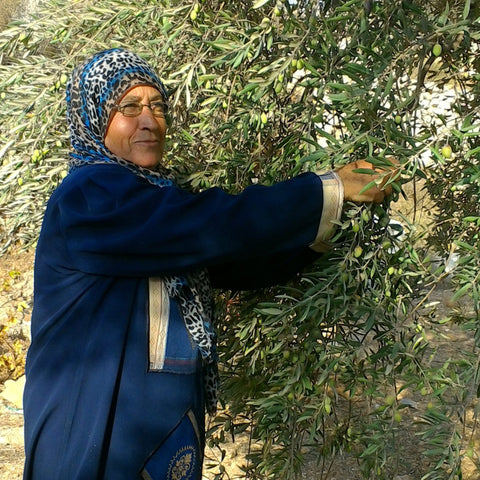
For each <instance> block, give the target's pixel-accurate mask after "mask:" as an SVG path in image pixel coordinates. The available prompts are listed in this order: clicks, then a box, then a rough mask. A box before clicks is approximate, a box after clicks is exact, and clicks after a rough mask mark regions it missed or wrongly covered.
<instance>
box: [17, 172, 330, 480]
mask: <svg viewBox="0 0 480 480" xmlns="http://www.w3.org/2000/svg"><path fill="white" fill-rule="evenodd" d="M322 199H323V197H322V182H321V180H320V178H319V177H318V176H317V175H314V174H303V175H300V176H299V177H296V178H294V179H292V180H289V181H286V182H282V183H279V184H276V185H274V186H271V187H264V186H251V187H249V188H247V189H246V190H244V192H242V193H241V194H239V195H228V194H226V193H225V192H223V191H222V190H220V189H216V188H213V189H209V190H207V191H205V192H203V193H200V194H196V195H194V194H191V193H190V192H188V191H186V190H183V189H181V188H178V187H174V186H172V187H163V188H159V187H157V186H154V185H151V184H150V183H149V182H147V181H146V180H144V179H142V178H140V177H139V176H137V175H134V174H133V173H131V172H130V171H128V170H127V169H125V168H124V167H122V166H119V165H115V164H105V165H86V166H84V167H81V168H78V169H76V170H75V171H73V172H72V173H71V174H69V175H68V176H67V177H66V178H65V179H64V181H63V182H62V184H61V185H60V186H59V188H58V189H57V190H56V191H55V192H54V194H53V195H52V197H51V199H50V201H49V203H48V206H47V209H46V213H45V217H44V221H43V225H42V230H41V234H40V237H39V241H38V246H37V251H36V259H35V278H34V307H33V315H32V343H31V347H30V349H29V352H28V356H27V366H26V375H27V382H26V387H25V393H24V413H25V450H26V463H25V473H24V479H25V480H66V479H68V480H96V479H98V480H100V479H104V480H134V479H140V478H144V479H147V478H152V480H166V479H167V478H168V475H170V476H171V477H172V478H175V475H176V476H177V478H181V479H182V480H187V479H192V480H198V479H200V478H201V462H202V457H203V447H204V385H203V374H202V362H201V360H200V356H199V352H198V349H197V347H196V346H195V345H193V344H192V342H191V339H189V336H188V332H187V330H186V328H185V325H184V322H183V319H182V317H181V314H180V310H179V306H178V305H177V304H176V303H175V302H174V301H170V303H169V304H168V317H169V320H168V339H167V345H166V356H167V359H166V360H167V361H166V365H167V366H166V367H165V368H163V369H161V370H160V371H158V370H152V369H151V368H150V365H149V282H150V280H151V279H152V278H161V277H162V276H166V275H180V274H182V273H187V272H190V271H192V270H197V269H199V268H207V269H208V270H209V272H210V276H211V280H212V284H213V286H214V287H217V288H242V289H246V288H257V287H261V286H266V285H271V284H274V283H278V282H282V281H285V280H287V279H288V278H289V277H290V276H291V275H292V274H294V273H295V272H297V271H299V270H300V269H301V268H303V267H304V266H305V265H306V264H308V263H310V262H311V261H312V260H313V259H314V258H315V255H316V254H315V253H314V252H313V251H312V250H311V249H309V248H308V246H309V245H310V244H311V243H312V242H313V241H314V239H315V237H316V235H317V230H318V226H319V223H320V218H321V214H322ZM182 442H183V443H184V444H182ZM162 452H168V453H167V454H165V455H164V454H163V453H162ZM165 459H166V460H165ZM165 461H167V464H166V465H161V463H162V462H165ZM189 462H190V463H189ZM195 462H196V463H195ZM177 467H178V468H177ZM180 467H182V468H183V470H182V469H181V468H180ZM175 468H177V470H176V471H175V472H176V473H175V475H173V474H172V473H171V472H172V471H173V470H172V469H175ZM162 469H165V471H167V470H168V472H170V473H169V474H168V475H165V477H160V476H159V477H158V478H155V476H154V475H155V472H159V471H162ZM142 472H143V473H142ZM152 472H153V473H152ZM181 475H183V477H182V476H181Z"/></svg>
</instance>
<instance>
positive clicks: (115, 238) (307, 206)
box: [43, 165, 324, 276]
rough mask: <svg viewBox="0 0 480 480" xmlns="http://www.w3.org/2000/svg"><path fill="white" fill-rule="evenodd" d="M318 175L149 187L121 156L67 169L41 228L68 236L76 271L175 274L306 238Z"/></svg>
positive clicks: (311, 231) (293, 245) (318, 204)
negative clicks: (235, 185) (197, 189)
mask: <svg viewBox="0 0 480 480" xmlns="http://www.w3.org/2000/svg"><path fill="white" fill-rule="evenodd" d="M323 208H324V202H323V185H322V180H321V179H320V178H319V177H318V176H317V175H315V174H303V175H300V176H298V177H296V178H294V179H291V180H288V181H285V182H281V183H278V184H276V185H274V186H271V187H265V186H251V187H248V188H247V189H245V190H244V191H243V192H242V193H241V194H239V195H229V194H227V193H225V192H223V191H222V190H220V189H216V188H213V189H209V190H207V191H205V192H203V193H200V194H196V195H194V194H191V193H189V192H187V191H185V190H183V189H180V188H177V187H173V186H172V187H163V188H158V187H156V186H154V185H151V184H149V183H148V182H146V181H144V180H142V179H139V178H138V177H136V176H135V175H132V174H131V173H130V172H128V171H127V170H126V169H124V168H122V167H120V166H111V165H95V166H86V167H82V168H80V169H78V170H77V171H76V172H74V173H72V174H71V175H69V176H68V177H67V178H66V179H65V181H64V183H63V184H62V185H61V186H60V188H59V189H58V190H57V191H56V192H55V194H54V195H53V196H52V199H51V201H50V204H49V206H48V208H47V213H46V217H45V222H44V227H43V228H44V236H46V237H48V238H49V239H50V241H51V242H52V248H55V241H56V239H57V240H58V242H59V244H62V243H65V244H66V245H67V250H68V252H67V255H68V257H69V258H67V259H66V261H67V264H68V265H70V268H73V269H78V270H79V271H83V272H85V273H92V274H99V275H120V276H151V275H159V276H161V275H167V274H178V273H182V272H186V271H190V270H194V269H197V268H212V269H215V267H218V266H221V265H225V264H229V263H232V262H242V261H247V260H249V259H256V258H257V259H258V258H260V257H262V256H277V257H281V256H282V254H283V253H285V252H298V251H300V250H303V249H304V248H308V246H310V245H312V244H313V243H314V242H315V239H316V238H317V236H318V233H319V225H320V224H321V220H322V212H323Z"/></svg>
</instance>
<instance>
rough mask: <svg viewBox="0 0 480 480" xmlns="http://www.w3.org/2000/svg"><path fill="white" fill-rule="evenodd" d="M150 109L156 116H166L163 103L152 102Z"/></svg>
mask: <svg viewBox="0 0 480 480" xmlns="http://www.w3.org/2000/svg"><path fill="white" fill-rule="evenodd" d="M150 109H151V110H152V113H153V114H154V115H155V116H156V117H163V116H165V107H164V105H163V103H152V104H150Z"/></svg>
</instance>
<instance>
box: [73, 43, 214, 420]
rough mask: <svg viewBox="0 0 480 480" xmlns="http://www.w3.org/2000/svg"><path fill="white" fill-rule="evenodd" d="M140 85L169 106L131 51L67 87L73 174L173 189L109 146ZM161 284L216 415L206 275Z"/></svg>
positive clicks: (83, 72)
mask: <svg viewBox="0 0 480 480" xmlns="http://www.w3.org/2000/svg"><path fill="white" fill-rule="evenodd" d="M139 85H149V86H152V87H154V88H156V89H157V90H158V91H159V92H160V94H161V95H162V97H163V100H164V102H165V104H166V105H167V100H168V94H167V90H166V88H165V86H164V85H163V83H162V81H161V80H160V79H159V78H158V76H157V74H156V73H155V72H154V71H153V70H152V68H151V67H150V66H149V65H148V63H147V62H146V61H145V60H143V59H142V58H141V57H139V56H138V55H136V54H134V53H132V52H129V51H127V50H124V49H119V48H115V49H110V50H105V51H103V52H99V53H97V54H95V55H94V56H93V57H91V58H89V59H87V60H86V61H85V62H83V63H82V64H80V65H79V66H78V67H77V68H75V70H74V71H73V74H72V77H71V79H70V81H69V82H68V85H67V121H68V126H69V129H70V140H71V144H72V148H73V151H72V153H71V154H70V160H69V166H70V171H72V170H75V169H77V168H81V167H82V166H83V165H91V164H99V163H100V164H105V163H116V164H118V165H121V166H122V167H125V168H127V169H128V170H130V171H131V172H132V173H133V174H135V175H138V176H139V177H142V178H144V179H145V180H147V181H148V182H150V183H151V184H153V185H156V186H157V187H159V188H163V187H167V186H172V185H175V180H174V177H173V175H172V174H171V172H169V171H168V170H167V169H165V168H163V167H161V166H158V168H156V169H155V170H150V169H147V168H143V167H140V166H138V165H135V164H134V163H132V162H129V161H127V160H124V159H122V158H120V157H118V156H116V155H114V154H113V153H112V152H110V151H109V150H108V149H107V148H106V147H105V144H104V138H105V134H106V130H107V128H108V122H109V119H110V116H111V114H112V111H113V109H114V107H115V105H116V102H117V101H118V100H119V99H120V98H121V97H122V96H123V95H124V94H125V93H126V92H127V91H128V90H131V89H132V88H133V87H135V86H139ZM163 280H164V282H165V285H166V288H167V291H168V294H169V296H170V297H171V298H174V299H176V300H177V302H178V304H179V305H180V309H181V311H182V315H183V318H184V321H185V325H186V328H187V330H188V332H189V333H190V335H191V337H192V338H193V340H194V342H195V343H196V345H197V346H198V348H199V351H200V353H201V355H202V358H203V361H204V365H205V368H204V371H205V391H206V408H207V411H208V412H209V413H210V414H213V413H215V411H216V406H217V390H218V383H219V380H218V369H217V355H216V338H215V332H214V328H213V302H212V295H211V287H210V281H209V277H208V273H207V272H206V271H205V270H202V271H196V272H192V273H190V274H188V275H184V276H176V277H175V276H169V277H165V278H164V279H163Z"/></svg>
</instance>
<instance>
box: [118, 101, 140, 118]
mask: <svg viewBox="0 0 480 480" xmlns="http://www.w3.org/2000/svg"><path fill="white" fill-rule="evenodd" d="M142 108H143V106H142V104H141V103H126V104H124V105H120V106H119V107H118V109H119V110H120V112H121V113H123V115H125V116H126V117H136V116H137V115H140V113H142Z"/></svg>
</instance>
